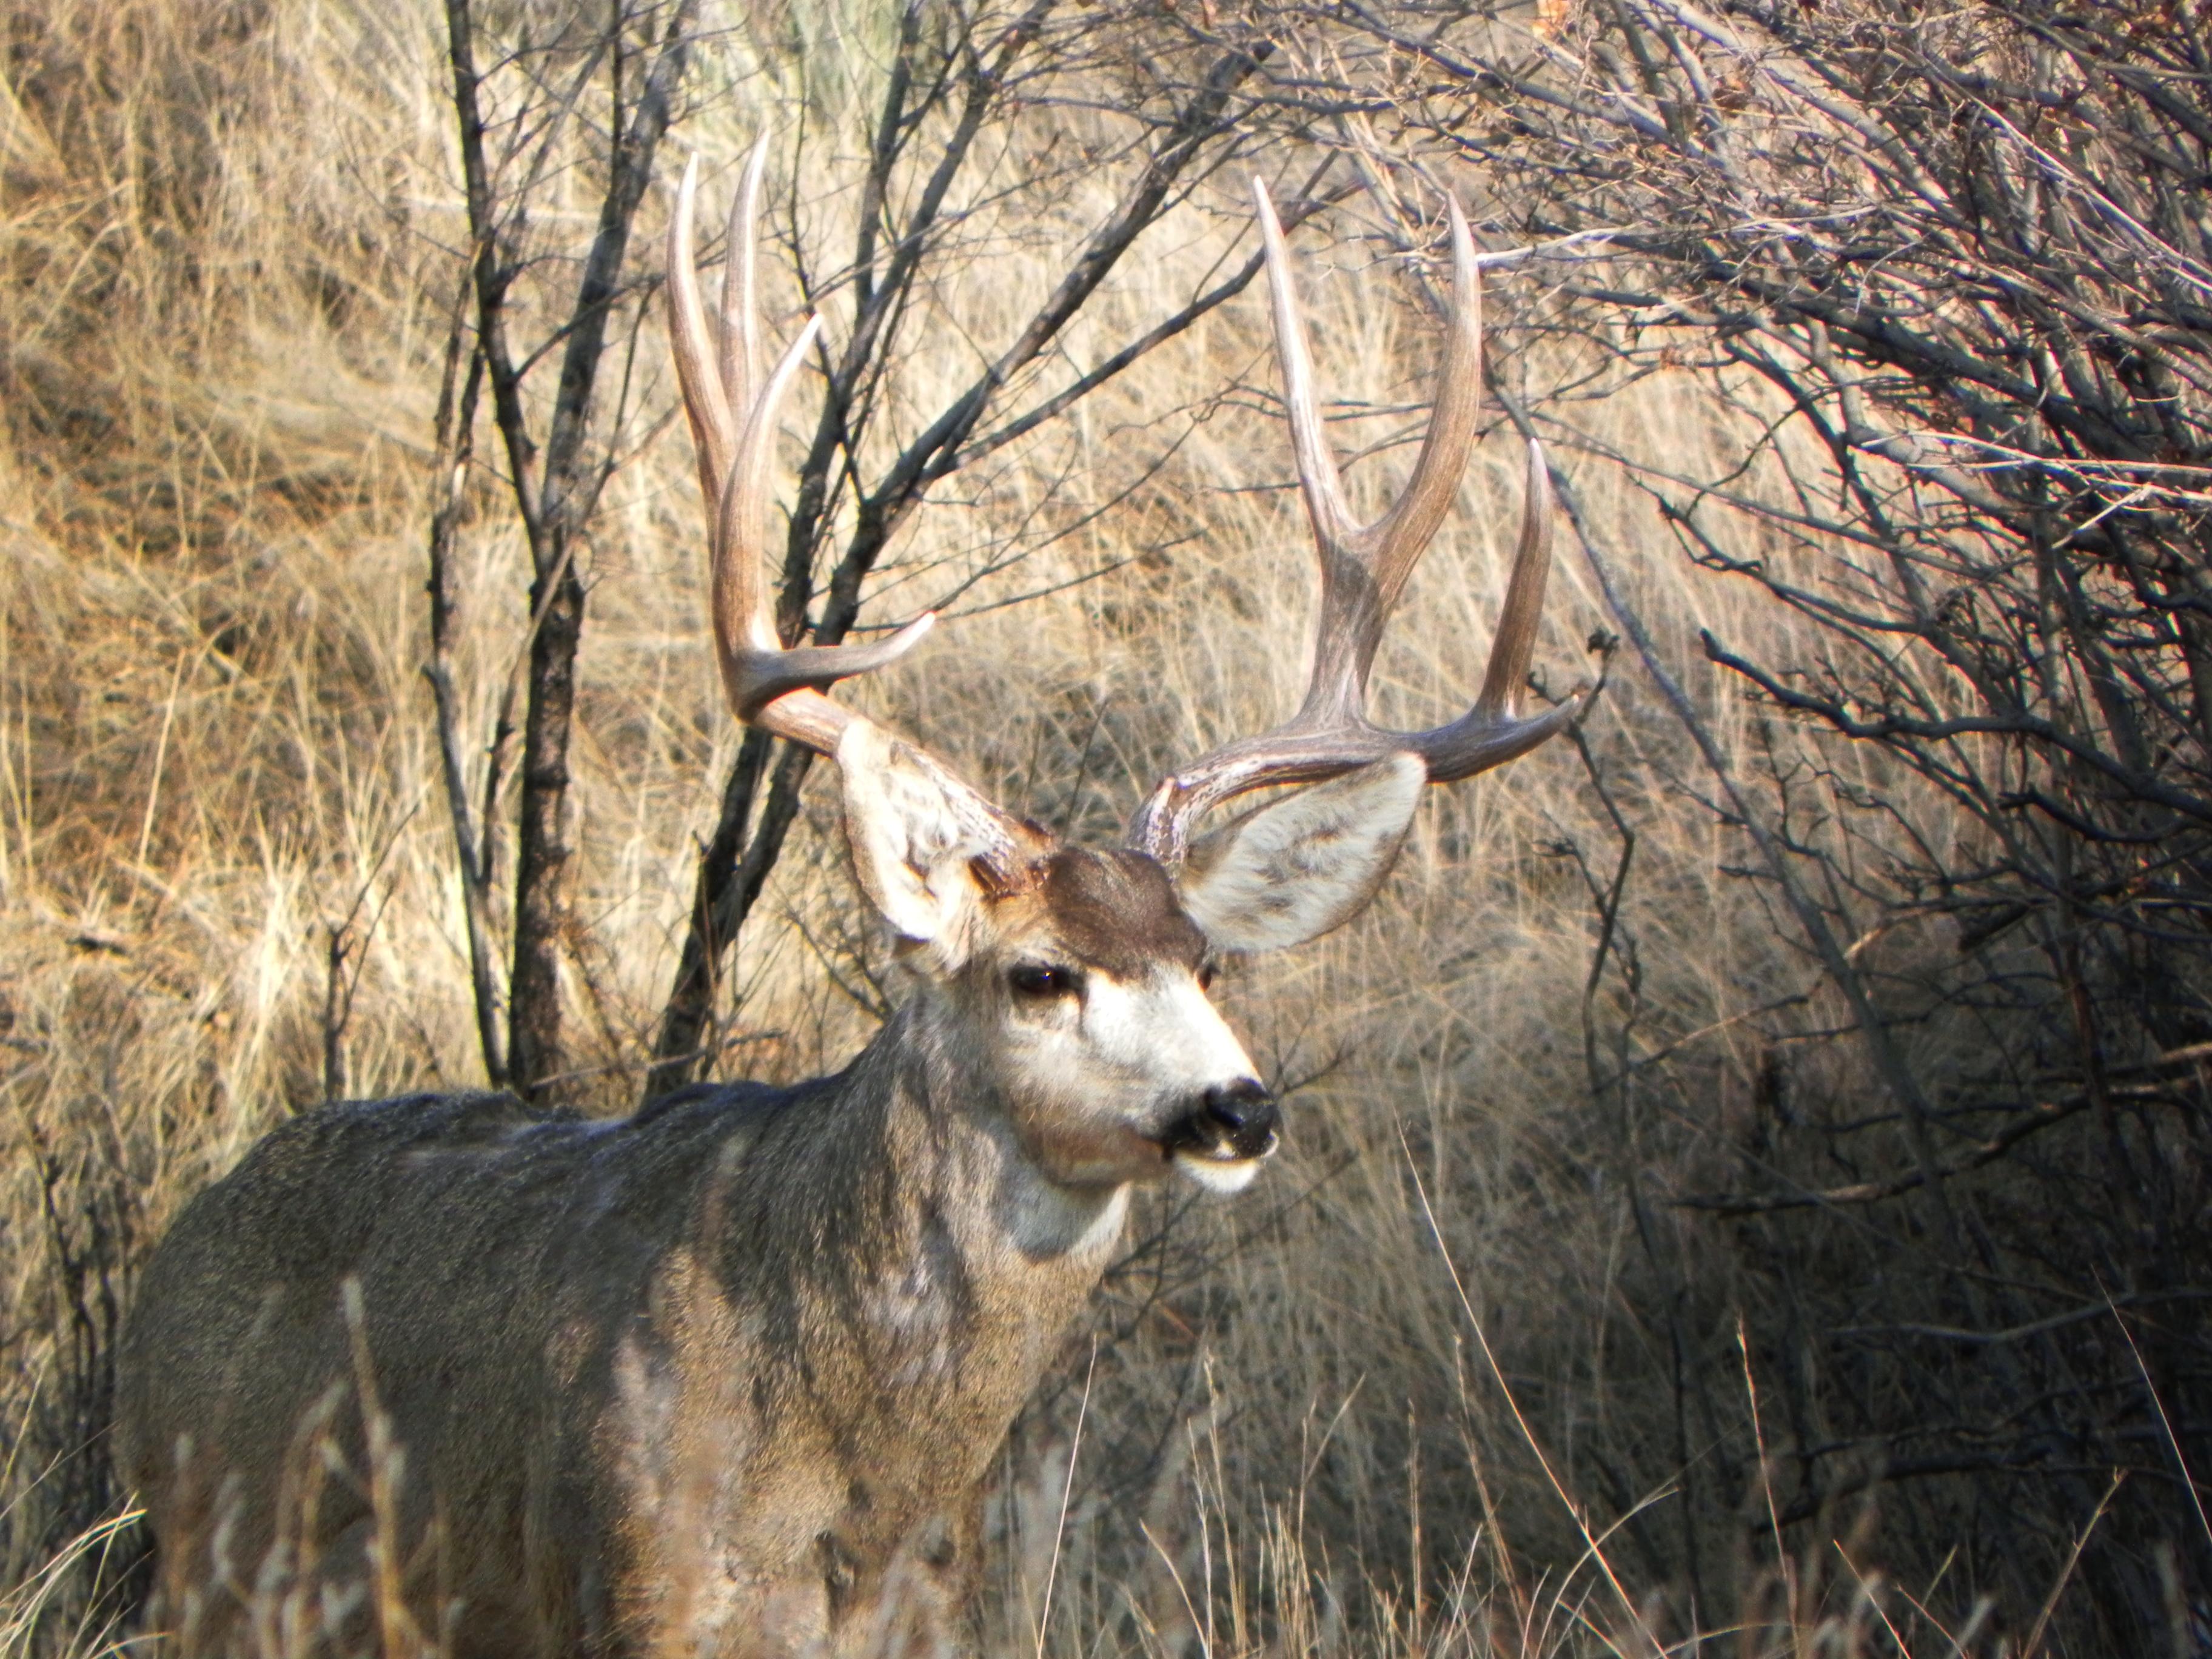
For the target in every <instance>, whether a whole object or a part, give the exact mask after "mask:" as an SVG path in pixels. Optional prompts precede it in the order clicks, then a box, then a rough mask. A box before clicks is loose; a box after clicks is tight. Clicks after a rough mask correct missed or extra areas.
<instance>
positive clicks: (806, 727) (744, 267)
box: [668, 142, 937, 755]
mask: <svg viewBox="0 0 2212 1659" xmlns="http://www.w3.org/2000/svg"><path fill="white" fill-rule="evenodd" d="M766 157H767V147H766V144H765V142H763V143H760V144H757V145H756V146H755V147H754V149H753V153H752V156H751V159H750V161H749V162H748V163H747V165H746V168H745V178H744V184H743V185H742V186H741V187H740V189H739V191H738V207H737V211H736V212H735V213H733V214H732V231H731V246H730V250H729V258H730V262H731V265H732V269H731V270H729V271H728V272H727V273H726V275H725V277H724V281H723V285H722V334H723V338H722V343H721V347H720V350H719V351H717V350H711V349H709V345H708V337H707V319H706V313H705V308H704V307H703V306H702V304H701V302H700V299H699V282H698V274H697V271H696V267H695V265H694V263H693V252H692V222H693V218H694V216H695V207H696V196H697V190H698V161H697V158H696V157H694V158H693V160H692V162H691V164H690V166H689V167H686V168H685V169H684V182H683V184H682V185H681V186H680V187H679V188H678V191H677V196H676V211H675V213H674V214H673V216H671V219H670V222H669V228H668V325H669V333H670V337H671V342H672V344H673V347H674V353H675V357H676V369H677V374H678V378H679V379H680V380H682V382H683V386H684V412H685V414H686V415H687V416H689V417H690V423H691V436H692V441H693V442H694V444H695V445H696V447H697V450H698V459H699V485H700V489H701V490H702V492H703V493H704V495H705V496H706V498H707V501H708V508H709V512H710V513H711V514H712V524H713V533H712V534H711V536H710V537H709V538H708V555H709V559H710V561H711V564H712V569H713V582H714V600H713V612H714V647H715V653H714V654H715V659H716V661H717V663H718V665H719V666H720V670H721V675H722V689H723V691H724V693H725V694H726V696H727V697H728V699H729V703H730V708H731V711H732V713H734V714H736V715H737V716H738V719H739V720H748V721H750V722H752V723H753V724H755V725H757V726H763V727H765V728H766V729H767V730H769V731H770V732H775V734H776V735H777V736H778V737H782V738H790V739H792V740H793V742H796V743H803V744H806V745H807V746H808V747H810V748H812V749H815V750H819V751H820V752H822V753H823V754H825V755H834V754H836V750H837V740H838V738H840V737H841V736H842V735H843V733H844V731H845V728H846V727H847V726H850V725H851V724H852V723H853V722H854V720H859V719H860V718H861V716H860V715H858V714H854V712H853V711H852V710H850V709H848V708H843V707H842V706H841V705H839V704H837V703H836V702H831V701H830V700H829V698H828V697H826V696H823V695H822V691H823V688H826V687H828V686H829V685H830V684H834V683H835V682H836V681H838V680H841V679H847V678H851V677H852V676H853V675H855V674H865V673H867V672H869V671H871V670H873V669H878V668H881V667H883V666H884V665H886V664H888V663H891V662H895V661H896V660H897V659H899V658H901V657H902V656H904V655H905V654H906V653H908V651H910V650H912V649H913V648H914V647H915V646H916V645H918V644H920V643H921V639H922V636H923V635H926V634H927V633H928V632H929V630H930V628H931V627H932V625H933V623H935V622H936V620H937V619H936V617H934V616H933V615H930V614H927V613H925V614H923V615H922V616H920V617H916V618H915V620H914V621H912V622H910V623H908V624H907V625H906V626H905V627H904V628H902V629H899V631H898V632H897V633H896V634H894V635H891V636H890V638H889V639H887V640H883V641H878V643H876V644H873V645H861V646H848V645H838V646H818V647H816V646H809V647H793V648H790V649H786V648H785V647H784V646H783V642H782V641H781V639H780V638H779V637H778V636H777V634H776V631H775V621H774V618H773V617H772V614H771V611H770V606H769V592H768V585H767V583H766V582H765V581H764V580H763V574H762V571H763V561H764V558H765V556H766V554H767V550H768V541H769V503H770V501H771V498H772V491H771V490H770V489H769V463H770V462H771V461H772V460H773V459H775V438H776V431H777V425H776V419H777V415H778V413H779V411H780V410H781V408H782V404H783V398H784V394H785V393H786V392H787V391H789V389H790V386H791V382H792V380H793V379H794V378H795V377H796V376H797V374H798V373H799V365H800V364H801V363H802V362H805V357H806V353H807V350H808V349H809V348H810V347H811V345H812V344H813V343H814V337H815V335H816V333H817V331H819V329H820V327H821V319H820V318H818V317H813V318H809V319H807V323H806V325H805V327H804V328H803V329H801V330H800V331H799V337H798V338H797V339H795V340H793V342H792V343H791V344H790V345H789V346H788V347H787V348H786V349H785V350H784V352H783V355H782V356H781V357H780V358H779V359H778V360H777V362H776V365H775V368H774V369H772V370H771V371H769V375H768V378H767V380H766V381H765V382H764V383H758V384H756V380H755V378H754V377H755V374H756V373H757V365H758V362H759V356H760V349H759V333H758V324H757V315H758V306H757V294H756V291H755V284H754V281H753V271H752V262H753V261H752V256H753V240H754V239H753V234H752V228H751V224H752V210H753V207H754V205H755V204H757V201H758V198H759V193H760V180H761V173H762V168H763V163H764V161H765V160H766ZM741 220H742V222H740V221H741ZM740 418H741V419H742V426H740V424H739V422H740Z"/></svg>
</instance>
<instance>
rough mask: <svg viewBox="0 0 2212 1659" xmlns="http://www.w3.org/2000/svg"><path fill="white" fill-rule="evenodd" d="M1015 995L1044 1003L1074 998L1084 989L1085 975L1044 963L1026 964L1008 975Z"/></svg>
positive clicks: (1007, 980) (1007, 981)
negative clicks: (1061, 998) (1068, 997)
mask: <svg viewBox="0 0 2212 1659" xmlns="http://www.w3.org/2000/svg"><path fill="white" fill-rule="evenodd" d="M1006 983H1007V984H1009V985H1011V986H1012V987H1014V994H1015V995H1016V996H1019V997H1028V998H1030V999H1032V1000H1036V1001H1040V1002H1041V1001H1042V1000H1045V999H1046V998H1048V997H1066V996H1073V995H1074V994H1075V993H1076V992H1078V991H1079V990H1081V989H1082V988H1083V975H1080V974H1079V973H1077V972H1076V971H1075V970H1074V969H1073V968H1054V967H1051V966H1049V965H1048V964H1047V963H1042V962H1025V963H1022V965H1021V966H1020V967H1018V968H1017V969H1014V970H1013V971H1012V973H1010V974H1008V975H1006Z"/></svg>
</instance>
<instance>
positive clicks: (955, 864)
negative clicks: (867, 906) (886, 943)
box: [837, 720, 981, 966]
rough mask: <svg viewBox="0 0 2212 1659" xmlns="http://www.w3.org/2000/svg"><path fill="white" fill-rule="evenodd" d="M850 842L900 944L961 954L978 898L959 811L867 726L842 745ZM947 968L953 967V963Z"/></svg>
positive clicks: (872, 897)
mask: <svg viewBox="0 0 2212 1659" xmlns="http://www.w3.org/2000/svg"><path fill="white" fill-rule="evenodd" d="M837 770H838V771H839V773H840V774H841V775H842V776H843V779H844V784H845V835H846V837H847V839H848V841H849V842H851V843H852V848H853V868H854V872H856V873H857V874H858V875H859V876H860V885H861V887H862V888H863V889H864V890H866V893H867V895H868V900H869V902H871V903H872V904H873V905H874V906H875V907H876V908H877V909H878V910H879V911H881V912H882V913H883V916H884V921H888V922H890V925H891V927H893V928H894V929H895V930H896V932H897V933H900V934H901V935H902V937H904V938H907V939H916V940H920V941H921V942H923V943H926V944H933V945H939V946H940V947H941V948H942V949H944V950H949V951H951V952H952V953H953V954H955V955H958V954H961V953H962V952H961V951H960V945H961V936H962V934H963V932H964V928H963V922H964V921H965V919H966V918H967V917H968V916H969V915H971V914H972V912H973V909H974V904H973V901H974V900H975V896H976V890H975V880H974V878H972V877H971V876H970V875H969V872H968V860H969V858H970V857H971V856H973V855H974V854H975V853H977V852H979V851H981V848H976V847H973V846H970V845H969V844H968V842H967V839H966V837H965V836H964V834H963V827H962V819H961V815H960V811H959V809H958V806H957V804H956V803H955V802H954V801H953V800H952V799H951V797H950V796H949V795H947V794H946V793H945V786H944V785H943V783H942V782H941V781H939V777H938V776H937V775H935V774H934V773H933V771H932V770H931V769H928V768H927V767H925V766H923V765H922V764H921V763H919V761H918V760H917V759H916V758H915V755H914V751H913V750H910V749H908V747H907V745H906V744H902V743H901V742H899V741H898V739H896V738H894V737H892V736H891V735H890V733H889V732H885V731H884V729H883V728H882V727H881V726H875V725H872V724H871V723H870V722H869V721H867V720H854V722H853V723H852V724H851V725H850V726H847V727H846V728H845V730H844V733H843V735H842V736H841V737H840V738H838V739H837ZM947 965H948V966H949V965H951V964H950V963H948V964H947Z"/></svg>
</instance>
